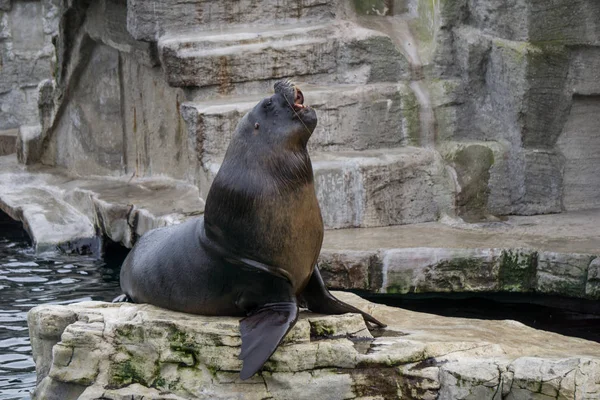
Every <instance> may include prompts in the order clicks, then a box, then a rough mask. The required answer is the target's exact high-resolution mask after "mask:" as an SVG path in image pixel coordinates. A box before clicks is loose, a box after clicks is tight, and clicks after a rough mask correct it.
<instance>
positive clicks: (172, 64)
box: [0, 0, 600, 228]
mask: <svg viewBox="0 0 600 400" xmlns="http://www.w3.org/2000/svg"><path fill="white" fill-rule="evenodd" d="M5 3H6V2H5ZM5 3H3V4H5ZM545 4H546V2H545V1H542V0H535V1H525V0H511V2H510V7H507V6H506V5H505V4H504V2H497V1H495V0H488V1H477V0H457V1H442V0H434V1H423V0H406V1H398V0H396V1H388V0H355V1H352V2H348V1H342V0H318V1H317V0H310V1H301V2H298V1H292V0H286V1H283V2H282V1H271V0H261V1H258V2H256V1H241V2H231V4H229V2H219V3H215V2H211V1H208V0H198V1H193V2H191V1H186V2H179V1H175V0H167V1H163V2H160V4H158V3H157V2H147V1H137V0H128V1H126V0H101V1H94V2H92V1H89V0H73V1H70V2H67V3H64V4H62V5H61V7H58V6H57V5H55V4H54V3H53V2H52V1H50V0H45V1H42V2H32V1H27V2H20V1H13V6H12V8H11V7H10V6H7V5H6V4H5V5H3V6H2V7H4V8H3V9H4V10H8V11H4V12H3V14H2V19H1V21H3V22H2V25H1V26H2V27H3V28H2V29H1V30H0V34H1V36H0V40H2V41H1V42H0V44H2V45H3V46H4V47H3V49H4V50H3V51H4V52H5V53H7V54H11V57H12V58H11V60H12V61H11V62H12V64H6V63H4V65H11V67H10V68H13V69H14V70H15V71H24V70H27V68H25V67H26V66H27V67H28V68H31V63H30V62H29V61H27V65H25V64H23V63H24V62H25V61H24V60H31V59H35V60H38V62H36V63H34V66H35V68H34V71H33V72H32V73H30V74H29V75H27V77H28V78H27V79H29V80H27V79H26V80H25V81H19V79H20V77H21V75H19V74H17V73H10V71H11V69H10V68H8V67H5V69H4V70H3V73H2V74H1V75H0V83H2V84H5V83H6V84H8V83H7V82H8V80H11V79H12V80H11V81H10V82H13V83H10V85H12V86H10V88H11V89H10V91H7V92H6V93H5V94H1V95H0V96H13V97H14V96H21V97H23V96H25V95H26V94H27V93H29V92H31V93H30V94H31V96H32V97H31V98H32V99H33V100H32V102H33V103H31V102H30V103H27V104H30V106H31V104H35V101H36V100H35V99H34V98H35V97H36V96H37V91H36V89H35V88H34V87H33V86H35V85H37V83H38V82H39V80H40V79H42V78H44V77H47V76H49V71H53V73H52V74H53V75H52V76H53V78H54V79H53V80H51V81H46V82H44V83H43V84H42V85H41V86H40V89H41V90H40V99H39V101H40V107H41V108H40V111H41V125H42V128H41V129H39V130H28V131H26V132H23V133H21V138H20V152H19V157H20V160H21V161H22V162H24V163H27V164H32V163H37V162H42V163H44V164H48V165H55V166H59V167H63V168H65V169H66V170H67V171H68V172H70V173H75V174H81V175H101V176H116V177H124V176H127V177H131V176H134V177H156V176H166V177H170V178H174V179H177V180H182V181H186V182H187V183H191V184H194V185H196V186H198V188H199V190H200V195H201V196H205V195H206V194H207V191H208V188H209V187H210V183H211V181H212V179H213V178H214V175H215V173H216V171H217V170H218V168H219V165H220V160H221V159H222V157H223V154H224V151H225V149H226V146H227V143H228V140H229V136H230V135H231V132H232V131H233V129H234V127H235V125H236V123H237V121H238V120H239V118H240V117H241V116H242V115H243V114H244V113H245V112H246V111H247V110H249V109H250V108H251V107H252V106H253V105H254V104H255V103H256V102H257V100H258V99H260V98H261V97H264V96H265V95H267V94H268V93H269V92H270V91H271V90H272V89H271V88H272V84H273V82H274V81H276V80H277V79H281V78H291V79H293V80H296V81H297V82H298V83H301V84H302V88H303V91H304V93H305V95H306V98H307V102H308V103H310V104H312V105H313V106H314V107H315V108H316V109H317V112H318V115H319V126H318V127H317V130H316V131H315V134H314V135H313V138H312V140H311V144H310V146H311V150H312V153H311V154H312V159H313V165H314V168H315V176H316V182H317V192H318V197H319V200H320V204H321V207H322V209H323V215H324V220H325V224H326V226H327V227H329V228H345V227H372V226H385V225H395V224H410V223H418V222H426V221H434V220H437V219H439V218H440V217H441V216H444V215H450V216H454V215H458V216H460V217H462V218H464V219H465V220H467V221H480V220H482V219H484V220H485V219H489V218H493V215H509V214H521V215H530V214H543V213H556V212H561V211H568V210H581V209H589V208H595V207H599V206H600V200H598V199H600V196H598V194H599V193H600V181H599V178H598V176H600V173H599V170H598V167H597V165H598V156H597V154H598V151H597V149H598V146H600V133H599V130H598V128H597V127H598V121H597V119H598V117H597V115H598V112H597V111H598V109H599V108H600V83H599V82H600V76H599V75H598V74H599V72H598V68H595V67H594V66H597V65H598V63H599V62H600V22H599V21H600V5H598V3H597V2H596V1H595V0H578V1H577V2H576V3H575V4H573V3H572V2H571V1H567V0H556V1H554V2H553V7H547V6H545ZM34 17H35V18H38V17H39V19H40V21H42V22H43V23H42V24H38V25H36V27H37V28H39V29H37V30H36V29H33V30H27V31H26V32H25V31H24V32H20V31H19V26H20V25H17V26H16V28H15V24H12V28H11V24H10V21H13V20H14V19H15V18H17V19H18V20H20V21H22V20H26V18H34ZM540 21H545V22H544V23H543V24H541V22H540ZM51 37H54V44H55V45H54V46H52V45H51ZM3 57H4V56H3ZM32 57H33V58H32ZM53 57H55V58H56V66H55V67H52V66H51V65H50V62H51V60H52V59H53ZM19 63H21V64H19ZM38 70H39V71H40V73H37V72H35V71H38ZM6 71H8V72H6ZM42 71H43V73H42ZM5 81H6V82H5ZM28 91H29V92H28ZM14 104H17V103H16V102H15V101H13V100H11V101H4V102H3V104H2V111H1V112H5V113H9V114H10V113H11V112H13V111H10V110H12V109H13V108H14V107H13V105H14ZM11 107H13V108H11ZM28 107H29V106H28ZM31 107H33V106H31ZM33 108H35V107H33ZM5 109H6V110H8V111H4V110H5ZM16 109H18V110H19V112H24V113H25V114H26V115H27V118H30V120H27V121H25V120H23V121H25V122H20V123H27V124H31V123H35V122H36V121H35V119H36V115H37V114H36V113H35V112H34V111H31V110H27V107H17V108H16ZM15 112H16V111H15ZM13 114H14V112H13ZM11 115H12V114H11ZM15 115H16V114H15ZM11 118H12V117H11ZM11 118H4V119H2V122H0V123H4V124H5V125H6V127H4V128H10V127H16V126H18V123H17V122H16V121H17V119H15V118H16V117H15V118H12V119H11ZM19 118H20V117H19ZM12 120H14V121H15V122H10V121H12ZM11 124H12V125H11ZM2 128H3V126H0V129H2ZM32 132H33V133H32Z"/></svg>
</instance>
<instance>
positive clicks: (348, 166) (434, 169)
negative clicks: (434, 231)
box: [312, 147, 451, 228]
mask: <svg viewBox="0 0 600 400" xmlns="http://www.w3.org/2000/svg"><path fill="white" fill-rule="evenodd" d="M312 159H313V169H314V171H315V184H316V190H317V197H318V199H319V204H320V205H321V209H322V211H323V219H324V222H325V225H326V226H327V227H331V228H341V227H349V226H364V227H367V226H385V225H397V224H409V223H416V222H425V221H433V220H435V219H437V217H438V216H439V215H440V214H441V213H442V212H444V211H446V210H448V209H451V190H450V189H449V187H448V186H447V183H448V180H447V176H446V171H445V169H444V167H443V164H442V162H441V158H439V156H438V155H437V154H436V153H435V152H433V151H430V150H426V149H418V148H412V147H406V148H399V149H395V150H387V151H375V150H371V151H364V152H356V153H351V152H347V153H342V152H340V153H335V154H331V153H329V154H326V153H318V154H314V155H313V157H312ZM384 189H385V190H384Z"/></svg>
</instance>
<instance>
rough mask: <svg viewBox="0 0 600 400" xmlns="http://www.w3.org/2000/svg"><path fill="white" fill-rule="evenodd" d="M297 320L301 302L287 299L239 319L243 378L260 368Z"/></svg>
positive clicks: (241, 374)
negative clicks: (286, 301)
mask: <svg viewBox="0 0 600 400" xmlns="http://www.w3.org/2000/svg"><path fill="white" fill-rule="evenodd" d="M297 320H298V305H297V304H296V303H291V302H288V303H271V304H265V305H264V306H262V307H260V308H258V309H257V310H256V311H254V312H253V313H252V314H250V315H249V316H247V317H246V318H244V319H242V320H241V321H240V333H241V335H242V350H241V352H240V355H239V357H238V358H239V359H240V360H243V362H244V364H243V367H242V372H241V373H240V378H241V379H242V380H245V379H248V378H250V377H251V376H252V375H254V374H255V373H256V372H258V370H260V369H261V367H262V366H263V364H264V363H265V362H266V361H267V360H268V359H269V357H271V354H273V353H274V352H275V349H277V346H279V343H280V342H281V340H282V339H283V337H284V336H285V335H286V334H287V333H288V332H289V331H290V329H292V327H293V326H294V325H295V324H296V321H297Z"/></svg>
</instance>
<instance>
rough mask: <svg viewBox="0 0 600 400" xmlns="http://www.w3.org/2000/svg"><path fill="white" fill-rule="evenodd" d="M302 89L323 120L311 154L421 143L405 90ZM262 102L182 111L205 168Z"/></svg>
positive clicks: (232, 100) (388, 86) (200, 105)
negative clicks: (314, 151)
mask: <svg viewBox="0 0 600 400" xmlns="http://www.w3.org/2000/svg"><path fill="white" fill-rule="evenodd" d="M299 86H300V87H301V88H302V92H303V93H304V97H305V99H306V104H308V105H310V106H311V107H313V108H314V109H315V110H316V111H317V115H318V118H319V123H318V124H317V128H316V129H315V132H314V133H313V135H312V137H311V139H310V142H309V147H310V149H311V150H328V151H331V150H335V151H338V150H365V149H374V148H384V147H400V146H406V145H410V144H417V142H418V135H419V106H418V104H417V102H416V99H415V95H414V93H413V92H412V91H411V90H410V87H409V86H408V85H406V84H403V83H380V84H370V85H360V86H357V85H335V86H328V87H318V86H314V85H303V84H299ZM262 97H266V96H258V95H256V96H245V97H242V98H239V97H228V98H226V99H220V100H217V101H207V102H197V103H184V104H183V105H182V106H181V111H182V115H183V117H184V120H185V121H186V123H187V126H188V136H189V137H196V138H197V139H196V140H197V143H198V144H199V146H201V153H202V157H203V161H204V162H206V161H209V160H211V159H214V158H218V157H222V156H223V155H224V154H225V151H226V149H227V145H228V144H229V141H230V140H231V135H232V133H233V132H234V131H235V128H236V126H237V124H238V122H239V121H240V119H241V118H242V117H243V116H244V115H245V114H246V113H247V112H248V111H250V110H251V109H252V108H253V107H254V106H255V105H256V104H257V102H258V101H259V100H260V99H261V98H262Z"/></svg>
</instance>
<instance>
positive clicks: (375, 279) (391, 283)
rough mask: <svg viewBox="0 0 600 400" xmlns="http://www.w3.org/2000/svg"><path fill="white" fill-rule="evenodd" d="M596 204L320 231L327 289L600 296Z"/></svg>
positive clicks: (599, 230)
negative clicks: (494, 217) (500, 217)
mask: <svg viewBox="0 0 600 400" xmlns="http://www.w3.org/2000/svg"><path fill="white" fill-rule="evenodd" d="M599 219H600V209H597V210H588V211H578V212H569V213H563V214H551V215H539V216H528V217H508V218H507V219H506V220H505V221H498V222H490V223H479V224H465V223H452V224H442V223H437V222H433V223H425V224H414V225H405V226H393V227H385V228H368V229H364V228H363V229H341V230H332V231H326V232H325V238H324V243H323V248H322V251H321V255H320V264H319V265H320V268H321V271H322V273H323V277H324V279H325V281H326V283H327V284H328V285H329V286H330V287H332V288H343V289H355V290H366V291H369V292H372V293H389V294H406V293H447V292H465V293H466V292H468V293H474V292H488V293H496V292H520V293H532V292H536V293H543V294H549V295H560V296H570V297H579V298H587V299H592V300H598V299H600V226H599V225H598V223H597V221H598V220H599Z"/></svg>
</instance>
